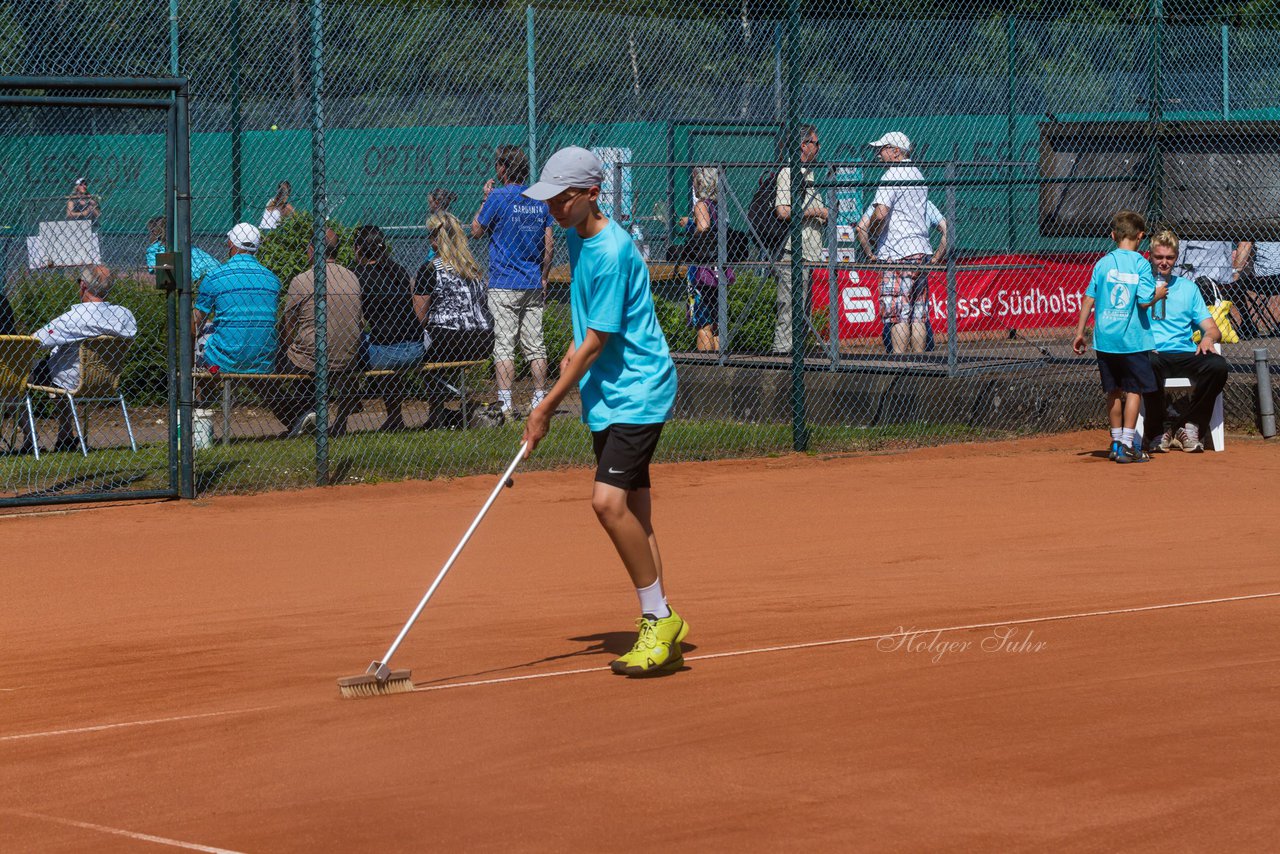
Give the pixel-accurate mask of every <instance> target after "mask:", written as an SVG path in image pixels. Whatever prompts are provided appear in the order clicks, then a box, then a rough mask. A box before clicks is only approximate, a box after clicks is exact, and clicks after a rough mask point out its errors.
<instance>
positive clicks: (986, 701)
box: [0, 433, 1280, 852]
mask: <svg viewBox="0 0 1280 854" xmlns="http://www.w3.org/2000/svg"><path fill="white" fill-rule="evenodd" d="M1104 440H1105V436H1103V435H1102V434H1101V433H1089V434H1069V435H1059V436H1051V437H1041V438H1035V439H1028V440H1025V441H1013V442H1002V443H991V444H969V445H953V446H948V447H941V448H934V449H926V450H917V451H909V452H903V453H884V454H867V455H857V456H847V457H825V458H819V457H808V456H800V455H792V456H785V457H780V458H774V459H763V460H752V461H731V462H712V463H698V464H680V465H662V466H656V467H655V469H654V482H655V484H656V487H655V489H654V504H655V524H656V527H657V530H658V534H659V538H660V542H661V545H662V548H663V555H664V558H665V561H666V567H667V588H668V592H669V596H670V599H671V601H672V603H673V604H674V605H675V606H676V608H677V609H678V610H679V611H680V612H681V613H682V614H683V615H684V616H685V617H686V618H687V619H688V621H689V623H690V626H691V632H690V634H689V637H688V641H687V648H686V667H685V669H683V670H681V671H679V672H677V673H674V674H672V675H670V676H667V677H663V678H656V679H649V680H630V679H625V678H622V677H617V676H614V675H613V674H611V673H610V672H609V671H608V669H607V665H608V662H609V660H610V659H611V658H612V657H613V656H614V655H616V654H618V653H620V652H622V651H625V650H626V649H627V648H628V647H629V645H630V643H631V641H632V639H633V637H634V635H633V632H634V629H633V627H632V621H633V620H634V618H635V615H636V610H637V606H636V601H635V596H634V593H633V592H632V589H631V587H630V585H629V584H628V581H627V577H626V575H625V573H624V571H623V570H622V568H621V567H620V565H619V564H618V561H617V558H616V557H615V556H614V553H613V551H612V548H611V546H610V545H609V542H608V540H607V539H606V537H605V535H604V534H603V533H602V531H601V530H600V528H599V526H598V524H597V522H596V520H595V518H594V516H593V514H592V512H591V509H590V505H589V501H588V496H589V492H590V474H589V472H588V471H587V470H582V469H579V470H570V471H557V472H541V473H530V474H527V475H522V474H517V477H516V486H515V488H514V489H512V490H504V491H503V492H502V494H501V496H500V498H499V500H498V501H497V503H496V504H495V505H494V507H493V509H492V511H491V512H490V515H489V517H488V518H487V519H486V520H485V522H484V523H483V525H482V526H481V528H480V530H479V532H478V533H477V535H476V537H475V538H474V540H473V541H472V543H471V545H470V546H468V547H467V549H466V550H465V551H464V552H463V554H462V557H461V558H460V560H459V562H458V564H457V565H456V567H455V568H454V570H453V572H452V573H451V575H450V576H449V577H448V579H447V580H446V581H445V583H444V584H443V586H442V587H441V589H440V592H439V594H438V595H437V597H436V599H435V600H434V601H433V602H432V603H431V604H430V605H428V607H427V609H426V611H425V613H424V615H423V618H422V620H421V622H420V623H419V624H418V625H417V626H416V628H415V629H414V630H413V632H412V633H411V634H410V635H409V637H408V639H407V641H406V642H405V644H404V646H403V647H402V648H401V650H400V652H399V653H398V654H397V656H396V658H395V661H394V662H393V663H394V664H395V665H396V666H398V667H409V668H412V670H413V677H414V681H415V684H416V690H415V691H414V692H413V693H411V694H402V695H396V696H388V697H379V698H374V699H360V700H344V699H340V698H339V695H338V691H337V687H336V681H335V680H336V679H337V678H338V677H340V676H347V675H354V674H358V673H361V672H363V670H364V668H365V666H366V665H367V664H368V663H369V661H371V660H373V659H374V658H377V657H378V656H380V655H381V654H382V653H383V651H384V650H385V649H386V646H387V645H388V644H389V643H390V641H391V640H392V639H393V638H394V637H395V634H396V632H397V631H398V630H399V628H400V626H401V625H402V623H403V622H404V620H405V619H406V618H407V617H408V615H409V613H410V612H411V611H412V609H413V606H414V605H415V604H416V603H417V601H418V599H419V597H420V596H421V595H422V592H423V591H424V590H425V589H426V587H427V585H428V583H429V582H430V580H431V579H432V578H433V577H434V575H435V573H436V572H437V571H438V569H439V567H440V566H441V565H442V564H443V562H444V560H445V558H446V557H447V556H448V554H449V552H450V551H451V550H452V549H453V547H454V545H455V544H456V543H457V541H458V538H459V537H460V536H461V534H462V532H463V531H464V530H465V529H466V526H467V525H468V523H469V522H470V520H471V519H472V517H473V516H474V514H475V513H476V511H477V510H478V509H479V507H480V505H481V504H482V503H483V500H484V498H485V496H486V494H487V493H488V491H489V490H490V489H491V488H492V486H493V484H494V483H495V479H494V478H493V477H491V476H490V477H477V478H466V479H459V480H455V481H449V482H413V483H401V484H390V485H377V486H353V487H341V488H334V489H318V490H310V491H303V492H293V493H277V494H270V495H259V496H254V497H236V498H218V499H215V500H211V501H207V502H206V501H199V502H191V503H168V504H150V505H138V506H123V507H111V508H103V509H100V510H94V511H89V512H80V513H74V514H65V515H59V514H50V515H43V516H30V515H28V516H23V517H18V518H6V519H0V543H2V544H3V551H2V553H3V554H4V556H5V561H4V563H5V570H4V578H5V585H4V592H3V597H2V601H0V612H2V613H3V621H2V632H0V635H2V637H3V654H2V656H0V828H2V830H0V849H3V850H6V851H40V852H63V851H67V852H72V851H75V852H78V851H134V850H137V851H154V850H162V849H163V848H165V847H169V848H173V849H177V850H203V851H215V850H227V851H243V852H262V851H272V852H280V851H288V852H292V851H298V852H314V851H426V850H464V849H467V850H472V849H474V850H509V849H512V848H515V849H520V850H601V851H603V850H609V851H631V850H635V851H653V850H664V849H666V848H668V847H670V846H679V847H681V848H684V849H687V850H699V849H701V850H709V849H710V850H716V849H724V850H735V849H736V850H778V849H785V850H795V849H806V848H807V849H814V850H861V851H904V852H918V851H925V850H957V851H973V850H1002V851H1008V850H1048V849H1052V850H1056V851H1100V850H1115V849H1126V850H1151V851H1168V850H1232V851H1247V850H1258V851H1261V850H1274V841H1275V838H1274V832H1275V828H1276V827H1277V826H1280V739H1277V737H1276V734H1277V727H1276V709H1277V708H1278V707H1280V667H1278V666H1277V665H1278V664H1280V654H1278V653H1277V651H1276V650H1277V645H1276V638H1277V637H1280V572H1277V565H1278V563H1280V561H1278V560H1277V556H1276V520H1277V509H1280V508H1278V502H1277V497H1276V495H1277V491H1276V483H1277V480H1278V477H1280V450H1277V448H1276V447H1275V446H1274V445H1269V444H1265V443H1264V442H1262V441H1261V440H1251V439H1247V438H1244V439H1238V438H1236V437H1232V440H1231V442H1230V444H1229V446H1228V449H1227V451H1226V452H1225V453H1222V454H1214V453H1207V454H1203V455H1197V456H1192V455H1187V454H1180V453H1173V454H1168V455H1163V456H1158V457H1157V458H1156V459H1155V460H1154V461H1152V462H1151V463H1150V464H1147V465H1129V466H1118V465H1115V464H1113V463H1109V462H1107V461H1106V459H1105V458H1104V457H1103V456H1102V454H1101V451H1100V449H1101V448H1102V447H1104Z"/></svg>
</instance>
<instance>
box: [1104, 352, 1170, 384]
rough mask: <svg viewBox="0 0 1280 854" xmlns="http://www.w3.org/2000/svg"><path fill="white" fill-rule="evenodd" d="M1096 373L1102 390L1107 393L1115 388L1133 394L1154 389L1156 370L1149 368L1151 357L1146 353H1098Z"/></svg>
mask: <svg viewBox="0 0 1280 854" xmlns="http://www.w3.org/2000/svg"><path fill="white" fill-rule="evenodd" d="M1098 373H1099V374H1100V375H1101V376H1102V390H1103V391H1105V392H1107V393H1108V394H1110V393H1111V392H1113V391H1115V390H1116V389H1119V390H1120V391H1129V392H1133V393H1135V394H1150V393H1151V392H1153V391H1155V390H1156V372H1155V371H1153V370H1151V357H1150V356H1149V355H1147V354H1146V353H1098Z"/></svg>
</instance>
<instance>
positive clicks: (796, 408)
mask: <svg viewBox="0 0 1280 854" xmlns="http://www.w3.org/2000/svg"><path fill="white" fill-rule="evenodd" d="M800 84H801V72H800V0H787V105H786V106H787V126H786V127H787V129H786V140H787V146H788V148H789V150H790V153H789V155H788V156H789V158H790V163H789V165H788V168H789V170H790V172H791V222H790V229H789V230H790V232H791V446H792V447H793V448H794V449H795V450H797V451H805V450H808V448H809V428H808V424H807V419H806V415H805V395H804V344H805V337H806V335H807V332H808V328H809V327H808V324H807V323H806V322H805V321H806V318H805V313H804V306H805V293H804V288H805V266H804V231H803V227H804V203H805V195H806V190H807V189H808V185H807V184H806V183H805V180H804V168H803V166H802V164H801V163H800V96H801V88H800Z"/></svg>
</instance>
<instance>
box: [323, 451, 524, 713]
mask: <svg viewBox="0 0 1280 854" xmlns="http://www.w3.org/2000/svg"><path fill="white" fill-rule="evenodd" d="M527 447H528V443H527V442H525V443H522V444H521V445H520V450H519V451H517V452H516V456H515V459H513V460H512V461H511V463H510V465H508V466H507V470H506V471H505V472H504V473H503V475H502V478H501V479H499V481H498V485H497V486H495V487H494V488H493V492H491V493H489V500H488V501H486V502H485V503H484V506H483V507H481V508H480V512H479V513H478V514H477V515H476V518H475V520H474V521H472V523H471V527H470V528H467V532H466V533H465V534H463V535H462V541H461V542H459V543H458V547H457V548H455V549H454V550H453V554H451V555H449V559H448V560H447V561H445V564H444V568H443V569H441V570H440V574H439V575H437V576H436V580H435V581H433V582H431V586H430V587H428V588H427V592H426V595H424V596H423V597H422V601H421V602H419V603H418V607H417V608H414V609H413V615H412V616H410V617H409V621H408V622H407V623H405V624H404V628H402V629H401V630H400V634H399V635H397V636H396V639H395V641H394V642H393V643H392V644H391V648H390V649H388V650H387V654H386V655H384V656H382V659H381V660H380V661H375V662H373V663H372V664H370V665H369V669H368V670H366V671H365V672H364V673H363V674H361V675H360V676H344V677H343V678H341V679H339V680H338V690H339V691H340V692H342V696H343V697H347V698H348V699H353V698H356V697H378V696H381V695H383V694H404V693H408V692H409V691H412V690H413V679H412V677H411V675H410V672H409V671H408V670H392V669H391V667H390V664H391V656H393V655H395V654H396V649H398V648H399V646H400V642H401V641H403V640H404V638H405V635H407V634H409V629H411V628H413V624H414V623H415V622H417V620H418V615H420V614H421V613H422V609H423V608H425V607H426V606H427V602H429V601H431V596H432V594H434V593H435V592H436V588H437V587H439V586H440V582H441V581H444V577H445V575H446V574H447V573H448V572H449V569H450V567H452V566H453V562H454V561H455V560H457V559H458V555H460V554H461V553H462V548H463V546H465V545H466V544H467V541H468V540H470V539H471V535H472V534H473V533H475V530H476V528H478V527H479V526H480V520H482V519H484V514H486V513H488V512H489V508H490V507H491V506H492V505H493V502H494V501H495V500H496V499H497V497H498V493H499V492H501V491H502V487H504V486H507V487H510V486H513V485H514V484H515V481H513V480H512V479H511V473H512V472H514V471H515V470H516V466H518V465H519V464H520V460H522V459H523V458H524V453H525V449H526V448H527Z"/></svg>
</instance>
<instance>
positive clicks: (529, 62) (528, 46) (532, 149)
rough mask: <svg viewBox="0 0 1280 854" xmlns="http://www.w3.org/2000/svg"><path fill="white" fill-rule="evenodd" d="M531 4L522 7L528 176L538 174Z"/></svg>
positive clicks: (535, 83) (535, 82)
mask: <svg viewBox="0 0 1280 854" xmlns="http://www.w3.org/2000/svg"><path fill="white" fill-rule="evenodd" d="M534 46H535V42H534V29H533V4H532V3H531V4H529V5H528V6H525V7H524V50H525V69H526V74H525V78H526V81H527V86H528V89H529V174H530V175H537V174H538V99H537V90H538V87H537V73H536V66H535V59H536V52H535V49H534Z"/></svg>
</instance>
